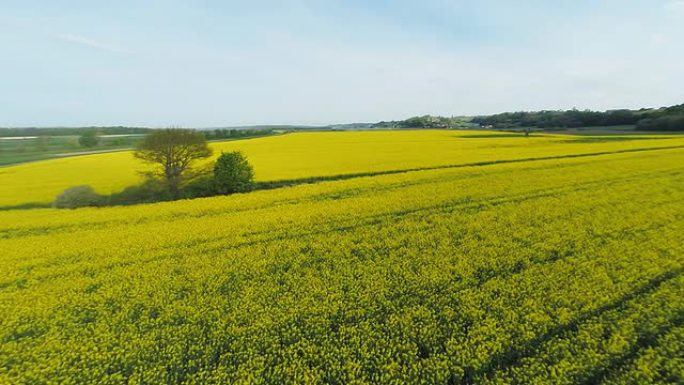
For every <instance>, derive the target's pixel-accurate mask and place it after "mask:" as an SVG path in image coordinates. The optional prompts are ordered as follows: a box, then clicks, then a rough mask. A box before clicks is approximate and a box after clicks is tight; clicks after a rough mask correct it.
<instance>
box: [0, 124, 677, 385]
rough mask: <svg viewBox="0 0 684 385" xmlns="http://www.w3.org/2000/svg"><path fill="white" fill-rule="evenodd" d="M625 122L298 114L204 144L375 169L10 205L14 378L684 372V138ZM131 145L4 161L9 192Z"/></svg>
mask: <svg viewBox="0 0 684 385" xmlns="http://www.w3.org/2000/svg"><path fill="white" fill-rule="evenodd" d="M588 138H590V139H592V140H587V139H588ZM615 139H616V138H615V137H611V138H608V139H606V138H603V137H593V138H592V137H586V136H582V137H572V136H563V135H559V136H555V135H545V136H533V137H530V138H524V137H521V136H511V135H502V134H500V133H489V132H454V131H439V130H437V131H397V132H391V131H383V132H339V133H306V134H304V133H302V134H288V135H284V136H278V137H269V138H260V139H254V140H246V141H238V142H231V143H223V144H219V143H216V144H214V146H215V148H216V150H217V151H220V150H222V149H225V150H227V149H240V150H243V151H244V152H245V153H246V154H247V155H248V157H249V158H250V160H252V161H253V163H254V165H255V169H256V172H257V176H258V178H259V180H262V181H266V180H283V179H297V178H310V177H319V176H325V175H328V176H340V175H350V174H354V173H357V174H358V173H365V174H366V176H363V177H351V178H349V179H339V180H332V181H327V182H318V183H311V184H301V185H296V186H292V187H287V188H278V189H273V190H261V191H255V192H251V193H246V194H236V195H232V196H225V197H213V198H205V199H195V200H186V201H176V202H166V203H157V204H148V205H139V206H130V207H109V208H86V209H78V210H56V209H34V210H5V211H0V250H2V253H0V312H1V313H2V314H3V316H2V317H0V383H2V384H80V383H99V384H587V385H588V384H681V383H683V381H684V360H683V359H682V357H683V356H684V355H683V354H682V353H684V325H683V321H684V296H683V294H684V275H682V272H684V243H683V242H682V235H681V234H684V140H683V139H680V138H676V137H668V136H661V137H629V138H623V140H615ZM137 167H139V166H138V164H137V163H135V162H134V161H133V159H132V157H130V154H128V153H112V154H101V155H92V156H82V157H74V158H65V159H59V160H50V161H45V162H35V163H31V164H25V165H20V166H14V167H7V168H3V169H0V181H1V182H2V184H3V187H4V188H3V191H2V196H1V197H0V202H2V204H16V203H21V202H31V201H36V200H41V199H42V200H45V201H47V200H48V199H50V198H51V197H52V196H53V195H54V192H55V191H57V190H59V189H61V188H63V187H65V186H69V185H73V184H76V183H91V184H93V185H94V186H96V187H98V188H99V189H106V188H107V187H106V186H111V188H114V187H115V186H117V187H121V186H124V185H125V184H127V183H131V182H133V181H134V180H135V170H136V169H137ZM107 183H109V185H107ZM42 186H45V187H42ZM36 190H38V191H36Z"/></svg>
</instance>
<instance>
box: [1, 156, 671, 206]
mask: <svg viewBox="0 0 684 385" xmlns="http://www.w3.org/2000/svg"><path fill="white" fill-rule="evenodd" d="M675 149H684V145H677V146H663V147H652V148H632V149H626V150H616V151H601V152H592V153H584V154H567V155H558V156H544V157H532V158H520V159H502V160H492V161H482V162H471V163H459V164H446V165H439V166H430V167H415V168H405V169H396V170H385V171H369V172H359V173H350V174H338V175H329V176H314V177H307V178H297V179H283V180H275V181H264V182H256V187H255V190H256V191H258V190H274V189H278V188H284V187H294V186H298V185H303V184H316V183H323V182H334V181H338V180H348V179H355V178H365V177H373V176H382V175H395V174H405V173H409V172H420V171H431V170H443V169H457V168H466V167H484V166H494V165H500V164H511V163H525V162H539V161H545V160H554V159H574V158H587V157H592V156H602V155H616V154H626V153H635V152H650V151H662V150H675ZM196 199H200V198H196ZM51 206H52V204H51V203H48V202H28V203H22V204H18V205H7V206H0V211H8V210H29V209H41V208H49V207H51Z"/></svg>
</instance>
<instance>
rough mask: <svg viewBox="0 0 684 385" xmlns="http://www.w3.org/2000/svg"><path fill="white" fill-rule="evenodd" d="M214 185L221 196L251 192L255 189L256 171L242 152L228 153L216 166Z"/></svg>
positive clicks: (222, 155) (218, 160)
mask: <svg viewBox="0 0 684 385" xmlns="http://www.w3.org/2000/svg"><path fill="white" fill-rule="evenodd" d="M214 183H215V185H216V191H217V192H218V193H219V194H231V193H236V192H245V191H249V190H251V189H252V188H253V187H254V169H253V168H252V166H251V165H250V164H249V162H248V161H247V158H246V157H245V156H244V155H243V154H242V153H241V152H238V151H236V152H226V153H223V154H221V156H220V157H219V158H218V159H217V160H216V164H215V165H214Z"/></svg>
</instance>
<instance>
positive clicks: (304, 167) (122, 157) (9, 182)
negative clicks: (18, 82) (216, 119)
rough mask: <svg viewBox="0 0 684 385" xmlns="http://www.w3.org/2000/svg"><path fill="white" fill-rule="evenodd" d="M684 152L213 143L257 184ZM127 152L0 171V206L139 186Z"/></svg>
mask: <svg viewBox="0 0 684 385" xmlns="http://www.w3.org/2000/svg"><path fill="white" fill-rule="evenodd" d="M673 146H675V147H676V146H684V137H682V136H666V135H660V136H656V135H653V136H640V135H630V136H581V137H576V136H570V135H535V136H532V137H529V138H525V137H523V136H522V135H520V134H510V133H492V132H485V131H453V130H424V131H396V132H388V131H375V132H373V131H366V132H307V133H304V132H302V133H293V134H287V135H284V136H272V137H265V138H257V139H248V140H240V141H227V142H215V143H212V148H213V149H214V153H215V155H218V154H220V153H221V151H231V150H236V149H238V150H241V151H243V152H244V153H245V154H246V155H247V157H248V158H249V160H250V162H252V163H253V164H254V167H255V171H256V178H257V180H259V181H275V180H283V179H285V180H290V179H301V178H317V177H332V176H337V175H349V174H355V173H378V172H386V171H396V170H411V169H420V168H433V167H444V166H453V165H465V164H474V163H482V162H496V161H507V160H521V159H528V158H552V157H558V156H576V155H582V154H594V153H601V152H616V151H618V152H619V151H632V150H643V149H650V148H655V147H673ZM144 170H145V166H144V165H143V164H141V163H140V162H139V161H137V160H136V159H135V158H134V157H133V154H132V153H131V152H128V151H124V152H114V153H107V154H94V155H84V156H78V157H67V158H62V159H52V160H46V161H41V162H33V163H27V164H22V165H17V166H11V167H3V168H0V185H2V186H3V189H2V190H0V207H8V206H10V207H11V206H17V205H22V204H30V203H38V204H49V203H50V202H51V201H52V200H53V199H54V198H55V197H56V196H57V194H59V193H60V192H61V191H63V190H64V189H66V188H69V187H72V186H76V185H82V184H88V185H91V186H93V187H94V188H95V189H96V190H97V191H99V192H101V193H104V194H110V193H113V192H117V191H120V190H122V189H123V188H125V187H127V186H130V185H133V184H135V183H138V182H139V181H140V179H141V178H140V174H139V172H140V171H144Z"/></svg>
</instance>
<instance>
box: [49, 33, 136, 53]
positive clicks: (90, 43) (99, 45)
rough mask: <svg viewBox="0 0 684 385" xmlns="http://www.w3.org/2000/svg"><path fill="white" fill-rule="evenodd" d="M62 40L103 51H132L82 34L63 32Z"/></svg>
mask: <svg viewBox="0 0 684 385" xmlns="http://www.w3.org/2000/svg"><path fill="white" fill-rule="evenodd" d="M58 37H59V38H60V39H61V40H64V41H67V42H69V43H74V44H79V45H83V46H86V47H91V48H96V49H99V50H103V51H108V52H114V53H130V52H131V51H130V50H128V49H125V48H122V47H118V46H115V45H111V44H107V43H103V42H100V41H96V40H93V39H90V38H87V37H84V36H80V35H71V34H62V35H59V36H58Z"/></svg>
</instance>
